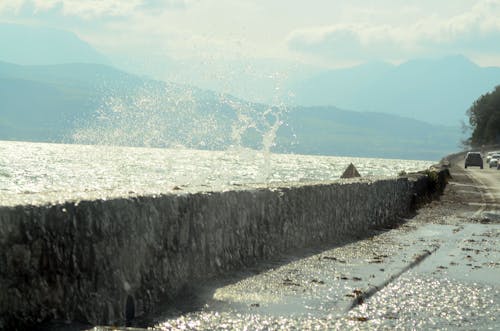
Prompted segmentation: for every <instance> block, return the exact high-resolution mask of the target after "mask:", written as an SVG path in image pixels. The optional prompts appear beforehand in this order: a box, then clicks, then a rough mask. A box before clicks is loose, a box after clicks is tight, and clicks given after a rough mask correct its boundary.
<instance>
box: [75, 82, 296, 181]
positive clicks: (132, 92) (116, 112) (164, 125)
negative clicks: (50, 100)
mask: <svg viewBox="0 0 500 331" xmlns="http://www.w3.org/2000/svg"><path fill="white" fill-rule="evenodd" d="M285 111H286V107H285V106H284V104H281V105H280V106H277V107H264V106H263V105H257V104H253V103H250V102H246V101H243V100H240V99H237V98H234V97H231V96H229V95H227V94H220V95H216V94H215V93H210V92H205V91H202V90H199V89H196V88H192V87H187V86H180V85H174V84H165V83H160V82H156V83H147V84H146V83H145V84H143V85H142V86H128V87H127V86H125V87H123V86H121V87H119V88H116V87H115V88H113V89H108V90H107V93H106V97H104V99H103V100H102V102H101V106H100V107H99V108H98V109H97V111H96V112H95V114H94V116H92V117H91V118H90V119H87V120H86V121H83V122H82V123H79V125H78V129H76V130H75V132H74V133H73V134H72V136H71V138H70V139H69V142H72V143H77V144H90V145H111V146H133V147H161V148H174V149H175V148H178V149H184V148H188V149H201V150H227V151H231V152H232V153H233V154H236V155H238V156H237V157H240V158H241V159H242V160H245V159H246V160H248V159H249V158H252V159H254V160H253V161H255V158H258V159H261V162H260V164H261V165H260V173H261V176H260V180H261V181H262V182H267V181H268V180H269V178H270V174H271V169H272V164H271V157H270V155H271V149H272V148H273V146H275V139H276V136H277V132H278V130H279V128H280V127H281V125H282V124H283V122H282V121H281V120H280V118H281V116H282V114H283V113H284V112H285ZM251 150H252V151H251ZM256 150H257V151H260V153H256V152H255V151H256ZM201 181H202V180H201Z"/></svg>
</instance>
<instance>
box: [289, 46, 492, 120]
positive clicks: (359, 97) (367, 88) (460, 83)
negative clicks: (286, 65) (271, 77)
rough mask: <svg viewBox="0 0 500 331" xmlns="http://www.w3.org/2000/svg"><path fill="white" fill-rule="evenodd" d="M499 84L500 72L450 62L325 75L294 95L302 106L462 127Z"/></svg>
mask: <svg viewBox="0 0 500 331" xmlns="http://www.w3.org/2000/svg"><path fill="white" fill-rule="evenodd" d="M498 84H500V68H495V67H492V68H482V67H479V66H477V65H476V64H474V63H473V62H471V61H469V60H468V59H467V58H465V57H463V56H450V57H446V58H442V59H437V60H413V61H409V62H405V63H403V64H401V65H398V66H395V65H391V64H387V63H383V62H372V63H367V64H364V65H360V66H357V67H353V68H348V69H338V70H331V71H325V72H322V73H320V74H317V75H315V76H313V77H310V78H308V79H306V80H303V81H300V82H297V83H295V84H293V86H292V87H291V89H292V90H293V91H294V94H295V102H296V103H297V104H300V105H308V106H312V105H335V106H337V107H341V108H345V109H356V110H360V111H374V112H384V113H388V114H395V115H400V116H406V117H411V118H415V119H419V120H421V121H426V122H429V123H439V124H444V125H452V126H458V125H459V123H460V121H461V120H463V119H464V118H465V112H466V111H467V109H468V108H469V107H470V106H471V105H472V103H473V102H474V101H475V100H476V99H477V98H478V97H479V96H481V95H482V94H484V93H486V92H488V91H491V90H492V89H493V88H494V87H495V86H496V85H498Z"/></svg>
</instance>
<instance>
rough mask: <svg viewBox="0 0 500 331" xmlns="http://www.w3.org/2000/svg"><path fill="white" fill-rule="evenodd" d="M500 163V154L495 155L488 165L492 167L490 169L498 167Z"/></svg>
mask: <svg viewBox="0 0 500 331" xmlns="http://www.w3.org/2000/svg"><path fill="white" fill-rule="evenodd" d="M499 161H500V154H493V155H492V156H491V158H490V161H489V162H488V164H489V165H490V168H493V167H498V163H499Z"/></svg>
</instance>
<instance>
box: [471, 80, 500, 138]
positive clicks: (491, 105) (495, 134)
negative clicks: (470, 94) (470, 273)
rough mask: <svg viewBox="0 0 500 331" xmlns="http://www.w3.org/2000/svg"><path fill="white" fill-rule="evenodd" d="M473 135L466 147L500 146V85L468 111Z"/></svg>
mask: <svg viewBox="0 0 500 331" xmlns="http://www.w3.org/2000/svg"><path fill="white" fill-rule="evenodd" d="M467 115H468V116H469V124H470V128H471V129H472V135H471V136H470V137H469V138H468V139H467V141H465V143H466V145H469V146H472V147H478V146H482V145H494V144H500V85H499V86H497V87H496V88H495V90H494V91H492V92H489V93H486V94H484V95H482V96H481V97H479V99H477V100H476V101H474V103H473V104H472V106H471V107H470V108H469V109H468V110H467Z"/></svg>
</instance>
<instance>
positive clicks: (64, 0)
mask: <svg viewBox="0 0 500 331" xmlns="http://www.w3.org/2000/svg"><path fill="white" fill-rule="evenodd" d="M193 1H196V0H127V1H121V0H106V1H103V0H84V1H82V0H8V1H4V2H2V3H0V12H14V13H18V12H20V11H21V10H22V9H23V8H26V7H29V8H31V9H32V14H35V15H37V14H43V13H44V12H48V11H58V12H60V14H61V15H63V16H75V17H79V18H83V19H87V20H89V19H94V18H103V17H129V16H134V15H135V14H137V13H139V12H141V11H142V12H145V13H157V12H161V11H163V10H169V9H181V8H186V6H187V5H188V4H189V3H191V2H193Z"/></svg>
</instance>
